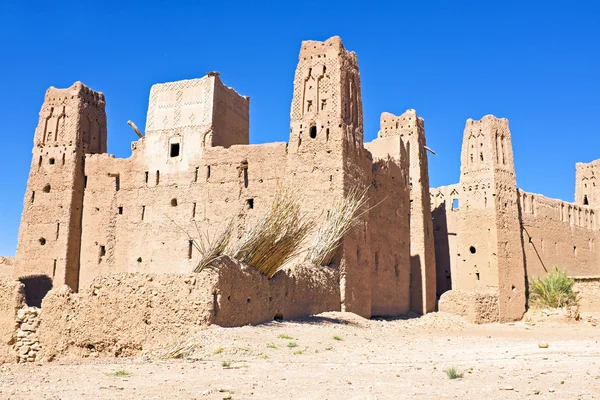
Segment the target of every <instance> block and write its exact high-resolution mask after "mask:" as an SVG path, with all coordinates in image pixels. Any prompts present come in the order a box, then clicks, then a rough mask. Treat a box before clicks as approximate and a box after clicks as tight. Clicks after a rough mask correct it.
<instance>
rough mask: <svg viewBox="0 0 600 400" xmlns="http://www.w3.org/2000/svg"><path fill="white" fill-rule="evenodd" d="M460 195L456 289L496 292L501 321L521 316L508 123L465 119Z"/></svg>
mask: <svg viewBox="0 0 600 400" xmlns="http://www.w3.org/2000/svg"><path fill="white" fill-rule="evenodd" d="M460 186H461V188H462V195H461V196H460V202H459V204H456V205H453V208H454V209H458V210H468V215H469V216H470V217H469V218H463V219H462V220H461V221H462V222H461V223H462V224H463V225H464V226H462V227H461V228H460V232H464V234H461V235H460V237H459V238H458V248H457V251H458V255H457V256H458V265H457V273H458V277H457V282H458V286H459V287H457V289H488V288H494V289H498V293H499V312H500V319H501V320H514V319H518V318H520V317H521V316H522V313H523V310H524V307H525V273H524V269H523V249H522V244H521V238H520V235H519V234H517V232H520V231H521V226H520V223H519V221H520V219H519V208H518V207H519V205H518V200H517V198H518V195H517V185H516V177H515V168H514V159H513V151H512V144H511V136H510V130H509V128H508V120H507V119H505V118H496V117H494V116H492V115H487V116H485V117H483V118H482V119H481V120H479V121H476V120H472V119H468V120H467V123H466V126H465V130H464V136H463V145H462V152H461V176H460Z"/></svg>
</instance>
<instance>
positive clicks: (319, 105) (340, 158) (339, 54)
mask: <svg viewBox="0 0 600 400" xmlns="http://www.w3.org/2000/svg"><path fill="white" fill-rule="evenodd" d="M364 154H365V151H364V147H363V115H362V100H361V92H360V76H359V71H358V60H357V57H356V54H355V53H354V52H349V51H347V50H346V49H345V48H344V45H343V44H342V40H341V39H340V38H339V37H338V36H334V37H331V38H329V39H327V40H326V41H324V42H318V41H304V42H302V46H301V49H300V56H299V60H298V66H297V68H296V74H295V77H294V96H293V99H292V107H291V115H290V140H289V144H288V165H287V176H288V180H290V181H291V183H292V184H293V186H294V187H295V188H297V189H298V190H299V191H300V192H301V194H302V195H303V197H304V199H303V200H304V201H303V206H304V207H306V209H307V210H311V211H312V210H314V211H315V212H317V213H321V212H323V213H325V212H327V209H328V207H330V205H331V202H332V200H333V199H334V198H336V197H339V196H342V195H344V194H345V193H347V192H348V191H349V190H350V189H351V188H352V187H354V186H355V185H357V184H359V185H360V183H361V182H362V183H364V182H365V172H364V171H365V170H366V171H368V172H369V173H371V161H370V160H369V159H368V158H367V157H364ZM367 164H368V165H367ZM355 231H361V233H353V234H351V235H348V236H347V237H346V238H345V239H344V243H343V244H342V246H341V251H340V254H341V259H340V260H339V264H340V271H341V282H340V289H341V297H342V309H343V310H346V311H351V312H355V313H358V314H360V315H363V316H370V314H371V304H370V303H369V304H367V303H368V302H367V301H364V300H362V299H365V298H368V299H370V298H371V296H370V290H371V285H370V278H367V276H366V275H368V273H367V272H366V271H368V270H369V269H368V267H369V264H368V260H370V259H371V258H372V257H370V255H369V254H368V248H367V247H365V246H364V243H365V240H366V235H367V234H366V228H364V229H356V230H355ZM355 236H356V237H355ZM359 236H360V237H359ZM361 246H362V247H365V248H364V249H361V248H360V247H361ZM361 250H362V251H361Z"/></svg>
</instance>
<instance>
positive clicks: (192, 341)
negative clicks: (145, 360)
mask: <svg viewBox="0 0 600 400" xmlns="http://www.w3.org/2000/svg"><path fill="white" fill-rule="evenodd" d="M201 347H202V345H201V344H200V341H199V340H198V339H197V338H196V337H193V336H192V337H191V338H189V339H187V340H185V341H182V342H179V343H177V344H176V345H174V346H173V347H171V348H170V349H169V350H167V351H165V352H164V353H162V354H160V355H159V356H158V358H159V359H161V360H171V359H174V358H188V357H190V356H191V355H192V354H194V352H196V351H197V350H198V349H199V348H201Z"/></svg>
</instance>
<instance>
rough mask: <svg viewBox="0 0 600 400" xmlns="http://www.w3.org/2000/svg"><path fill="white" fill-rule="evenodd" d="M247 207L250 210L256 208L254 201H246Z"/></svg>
mask: <svg viewBox="0 0 600 400" xmlns="http://www.w3.org/2000/svg"><path fill="white" fill-rule="evenodd" d="M246 205H247V206H248V209H249V210H252V209H253V208H254V199H248V200H246Z"/></svg>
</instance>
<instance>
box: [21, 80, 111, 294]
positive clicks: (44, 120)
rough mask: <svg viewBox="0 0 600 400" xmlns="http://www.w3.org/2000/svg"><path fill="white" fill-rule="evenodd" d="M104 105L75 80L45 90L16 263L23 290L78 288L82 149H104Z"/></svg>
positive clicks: (83, 181) (84, 151) (95, 94)
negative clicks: (65, 84) (61, 86)
mask: <svg viewBox="0 0 600 400" xmlns="http://www.w3.org/2000/svg"><path fill="white" fill-rule="evenodd" d="M104 108H105V101H104V95H103V94H102V93H99V92H95V91H93V90H91V89H89V88H87V87H86V86H84V85H83V84H82V83H80V82H76V83H75V84H73V85H72V86H71V87H70V88H68V89H56V88H54V87H51V88H49V89H48V90H47V92H46V96H45V99H44V104H43V105H42V109H41V111H40V119H39V123H38V126H37V128H36V131H35V137H34V146H33V158H32V161H31V168H30V172H29V179H28V181H27V191H26V193H25V200H24V205H23V215H22V217H21V226H20V229H19V241H18V246H17V255H16V265H15V275H16V278H23V279H22V280H23V281H24V282H25V286H26V289H25V290H26V292H27V291H28V285H31V286H32V289H33V287H34V286H37V287H38V288H40V287H41V286H52V285H53V286H59V285H63V284H67V285H69V287H71V289H73V290H77V289H78V276H79V250H80V243H81V215H82V206H83V192H84V188H85V176H84V163H85V155H86V154H89V153H103V152H106V113H105V110H104ZM47 289H49V287H47ZM37 292H38V293H40V294H39V296H43V295H44V294H45V292H44V291H43V290H37ZM39 296H38V297H39ZM28 297H29V296H28ZM34 297H35V296H34ZM33 300H34V301H33V302H34V303H37V302H38V301H39V300H41V299H40V298H38V299H33Z"/></svg>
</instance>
